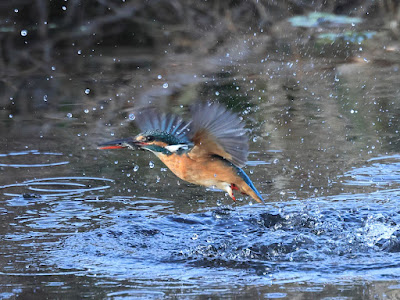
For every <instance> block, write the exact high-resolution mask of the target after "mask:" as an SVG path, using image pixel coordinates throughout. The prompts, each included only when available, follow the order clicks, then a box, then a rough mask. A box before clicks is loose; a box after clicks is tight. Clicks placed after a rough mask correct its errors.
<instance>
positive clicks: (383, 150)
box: [0, 56, 400, 299]
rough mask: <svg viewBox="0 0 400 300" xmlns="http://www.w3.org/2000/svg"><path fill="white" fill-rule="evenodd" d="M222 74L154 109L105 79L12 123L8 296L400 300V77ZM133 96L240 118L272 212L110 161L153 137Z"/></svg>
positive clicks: (306, 62)
mask: <svg viewBox="0 0 400 300" xmlns="http://www.w3.org/2000/svg"><path fill="white" fill-rule="evenodd" d="M176 59H179V58H176ZM183 61H184V62H185V60H183ZM213 62H214V64H215V65H214V68H217V69H218V70H213V72H211V71H209V70H208V71H207V72H206V71H204V70H202V69H188V68H187V67H186V68H183V69H182V70H181V71H182V72H183V74H179V72H176V73H174V72H171V75H170V77H168V76H167V75H165V76H164V77H163V78H165V80H166V81H168V82H169V85H168V86H169V89H166V88H164V87H163V85H162V84H158V83H154V84H153V85H152V86H147V88H143V89H144V91H142V94H141V95H140V97H138V96H136V94H138V93H139V92H138V91H139V90H140V89H141V88H142V87H140V88H138V87H137V86H135V87H132V86H134V84H133V83H135V82H136V81H135V80H138V79H137V78H135V79H132V84H131V85H129V84H127V85H126V84H125V85H114V84H110V83H108V85H107V80H104V81H102V80H100V79H96V80H94V81H93V82H92V83H91V84H92V85H91V86H90V90H91V93H90V94H91V95H92V94H95V93H96V91H98V94H99V96H98V97H99V98H93V99H91V98H90V99H86V98H83V99H84V100H82V102H80V103H81V104H77V103H72V104H70V105H69V106H68V104H65V103H63V104H62V105H60V107H59V110H57V111H56V112H54V111H52V112H51V114H50V115H47V112H42V113H43V116H44V117H43V118H44V120H43V121H42V122H40V121H39V120H35V121H34V122H33V121H32V120H31V119H25V117H26V116H24V115H22V116H21V117H20V119H19V120H18V116H17V115H16V116H14V117H13V119H14V120H12V121H10V120H9V119H8V118H5V119H4V118H3V119H2V120H1V121H2V124H3V125H4V126H2V127H1V128H0V130H1V134H2V137H4V140H5V141H4V143H1V145H0V170H1V173H0V180H1V181H0V218H1V222H0V231H1V234H2V238H1V239H2V241H1V246H0V253H1V255H0V264H1V272H0V298H5V299H7V298H16V297H25V298H32V297H33V296H34V297H36V298H46V297H47V298H54V297H65V298H82V297H98V298H107V297H108V298H123V297H131V298H161V297H172V298H173V297H178V298H179V297H181V298H186V297H196V296H198V297H201V296H209V297H211V296H215V297H218V296H220V297H227V298H235V297H239V298H240V297H243V298H246V297H254V298H288V299H292V298H293V297H303V298H304V299H307V298H324V297H325V298H329V297H331V298H334V297H337V298H340V299H347V298H349V299H350V298H353V299H361V298H363V299H364V298H366V299H368V298H384V297H387V298H393V299H395V298H396V297H398V296H399V293H400V292H399V290H400V285H399V280H400V256H399V252H400V214H399V212H400V209H399V207H400V205H399V204H400V198H399V193H400V186H399V185H400V155H399V153H400V151H399V145H400V143H399V141H400V140H399V136H398V134H399V126H398V125H399V123H398V120H399V113H400V105H399V103H398V99H399V96H400V91H399V89H398V84H395V83H397V79H398V72H399V70H398V65H397V64H396V63H392V64H387V65H383V66H376V65H375V66H372V67H371V66H368V65H364V64H353V65H352V64H344V63H342V62H338V61H331V60H329V61H326V60H324V59H321V60H318V59H310V58H303V61H298V60H297V61H296V60H295V59H294V58H293V57H284V58H282V57H270V58H268V59H265V57H264V56H263V59H262V60H261V59H260V57H257V59H256V58H254V59H252V60H248V61H246V62H245V63H243V62H242V63H238V62H230V63H229V62H227V61H222V60H219V61H218V63H215V60H214V61H213ZM261 62H262V63H261ZM203 63H204V62H203ZM219 64H220V65H222V66H220V65H219ZM332 64H334V65H335V67H334V68H333V67H332ZM199 65H200V63H199ZM197 67H198V66H197ZM157 68H158V69H157ZM164 68H165V66H161V67H159V66H154V70H153V73H154V74H160V73H161V70H164ZM193 68H194V67H193ZM238 69H240V72H239V70H238ZM146 72H147V71H146ZM185 72H186V73H185ZM196 72H199V74H200V72H203V73H202V74H203V75H204V76H196V77H193V74H196ZM177 74H179V76H178V75H177ZM126 76H127V75H126ZM147 76H148V75H147ZM62 78H63V77H61V78H60V80H63V79H62ZM199 78H200V79H199ZM139 80H140V79H139ZM71 82H72V83H70V84H71V85H72V88H71V89H70V91H71V93H73V92H74V91H77V90H81V91H82V95H84V97H88V95H87V94H85V92H84V91H85V90H86V89H87V88H88V86H87V83H85V85H84V86H83V85H82V84H81V83H79V82H76V81H74V80H72V79H71ZM105 82H106V83H105ZM163 83H164V82H163ZM104 85H106V86H107V87H109V88H110V89H112V88H114V89H115V90H113V92H114V91H115V93H116V95H118V96H115V98H113V99H112V101H111V100H107V101H106V100H104V99H103V98H104V97H105V96H104V95H105V94H106V93H107V92H106V91H103V90H102V89H103V86H104ZM175 85H176V86H175ZM161 91H162V93H161ZM131 94H132V95H135V96H136V98H137V99H134V101H133V99H132V97H131V96H129V97H127V96H125V98H126V99H128V100H126V101H125V102H124V101H122V100H121V101H122V103H123V104H121V106H122V107H124V106H125V105H128V104H132V103H137V102H140V101H148V100H149V99H157V100H158V101H160V102H163V103H164V102H165V103H168V104H171V105H170V106H171V107H172V108H173V110H174V111H176V112H178V113H179V112H182V111H183V110H184V109H185V106H186V104H188V102H190V101H188V100H187V97H189V95H191V94H195V95H196V96H198V97H200V98H204V99H208V98H212V99H215V98H216V99H218V101H220V102H222V103H224V104H225V105H227V106H229V107H230V108H231V109H233V110H234V111H235V112H236V113H238V114H240V116H241V117H243V119H244V120H245V121H246V124H247V127H248V128H249V138H250V149H251V152H250V155H249V162H248V164H247V166H246V167H245V171H246V172H247V173H248V174H249V176H250V177H251V178H252V180H253V181H254V184H255V185H256V187H257V188H258V189H259V190H260V191H261V193H262V194H263V196H264V198H265V199H267V204H266V205H260V204H255V203H252V202H251V201H250V199H248V198H243V197H238V198H239V199H238V202H237V203H236V204H234V203H232V201H231V200H230V199H229V197H227V196H226V195H224V193H223V192H221V191H217V190H214V189H205V188H203V187H196V186H192V185H189V184H186V183H185V182H182V181H180V180H178V179H177V178H176V177H175V176H174V175H173V174H172V173H171V172H170V171H168V170H167V169H166V168H165V166H163V165H162V164H161V162H159V161H157V160H156V158H155V157H153V156H151V154H150V153H147V152H129V151H121V152H117V151H99V150H97V149H96V145H97V144H98V143H100V142H103V141H105V140H109V139H112V138H116V137H123V136H126V135H129V134H133V133H136V132H137V131H136V129H135V128H134V127H132V126H130V125H128V124H129V121H130V120H129V109H125V110H124V109H122V108H121V107H119V106H118V105H120V103H119V102H118V101H117V100H118V97H123V95H131ZM161 94H162V95H163V97H161V96H160V95H161ZM82 95H81V97H82ZM66 107H67V111H66ZM89 108H90V109H89ZM121 111H122V112H121ZM54 114H57V116H56V117H55V116H54ZM116 116H117V117H116ZM10 122H11V123H10Z"/></svg>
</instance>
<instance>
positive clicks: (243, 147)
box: [99, 103, 264, 203]
mask: <svg viewBox="0 0 400 300" xmlns="http://www.w3.org/2000/svg"><path fill="white" fill-rule="evenodd" d="M190 112H191V119H190V120H189V121H184V120H183V119H182V118H181V117H179V116H177V115H175V114H170V113H165V112H162V111H160V110H158V109H157V108H154V107H146V108H142V109H139V110H137V111H136V112H135V114H134V115H135V121H136V124H137V125H138V127H139V128H140V130H141V133H139V134H138V135H136V136H134V137H129V138H125V139H121V140H115V141H111V142H106V143H103V144H101V145H99V149H120V148H128V149H131V150H135V149H144V150H148V151H150V152H152V153H154V154H155V155H156V156H157V157H158V158H159V159H160V160H161V161H162V162H163V163H164V164H165V165H166V166H167V167H168V168H169V169H170V170H171V171H172V172H173V173H174V174H175V175H176V176H178V177H179V178H181V179H182V180H185V181H187V182H190V183H193V184H197V185H202V186H206V187H212V186H214V187H216V188H218V189H221V190H224V191H226V192H227V193H228V194H229V196H230V197H231V198H232V199H233V200H234V201H236V198H235V196H234V195H233V191H234V190H237V191H239V192H241V193H242V194H245V195H249V196H250V197H251V198H253V199H254V200H256V201H257V202H260V203H261V202H262V203H264V200H263V198H262V196H261V194H260V193H259V192H258V191H257V189H256V188H255V186H254V184H253V182H252V181H251V180H250V178H249V176H247V174H246V173H245V172H244V171H243V170H242V169H241V167H243V166H244V165H245V163H246V161H247V156H248V149H249V146H248V138H247V135H246V130H245V129H244V124H243V123H242V121H241V119H240V118H239V116H237V115H236V114H234V113H233V112H231V111H229V110H227V109H226V107H224V106H222V105H221V104H218V103H197V104H195V105H193V106H192V107H191V110H190Z"/></svg>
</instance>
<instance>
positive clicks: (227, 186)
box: [225, 184, 238, 202]
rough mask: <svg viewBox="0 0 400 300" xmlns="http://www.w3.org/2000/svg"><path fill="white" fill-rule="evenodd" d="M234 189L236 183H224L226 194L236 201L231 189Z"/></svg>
mask: <svg viewBox="0 0 400 300" xmlns="http://www.w3.org/2000/svg"><path fill="white" fill-rule="evenodd" d="M235 189H238V188H237V186H236V185H234V184H231V185H229V184H227V185H226V188H225V191H227V192H228V195H229V196H230V197H231V198H232V200H233V201H235V202H236V198H235V196H233V190H235Z"/></svg>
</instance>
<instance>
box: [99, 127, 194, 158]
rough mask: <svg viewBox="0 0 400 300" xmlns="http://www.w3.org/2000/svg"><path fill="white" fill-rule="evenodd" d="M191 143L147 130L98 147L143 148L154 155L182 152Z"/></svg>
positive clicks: (167, 134) (163, 132)
mask: <svg viewBox="0 0 400 300" xmlns="http://www.w3.org/2000/svg"><path fill="white" fill-rule="evenodd" d="M192 146H193V145H192V144H190V143H187V142H186V143H184V142H182V141H180V140H179V139H178V138H177V137H176V136H174V135H172V134H170V133H168V132H165V131H160V130H148V131H145V132H142V133H140V134H138V135H136V136H135V137H131V138H126V139H121V140H115V141H110V142H106V143H103V144H101V145H99V149H121V148H128V149H132V150H134V149H143V150H148V151H151V152H153V153H154V154H156V155H161V154H164V155H171V154H173V153H176V154H182V153H185V152H187V151H189V150H190V149H191V147H192Z"/></svg>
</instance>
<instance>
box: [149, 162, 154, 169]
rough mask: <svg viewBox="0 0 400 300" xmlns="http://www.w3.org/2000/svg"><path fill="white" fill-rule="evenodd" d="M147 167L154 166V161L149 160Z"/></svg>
mask: <svg viewBox="0 0 400 300" xmlns="http://www.w3.org/2000/svg"><path fill="white" fill-rule="evenodd" d="M149 167H150V169H153V168H154V163H153V162H152V161H149Z"/></svg>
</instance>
